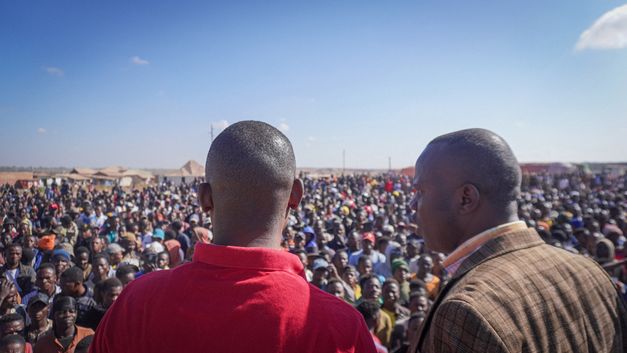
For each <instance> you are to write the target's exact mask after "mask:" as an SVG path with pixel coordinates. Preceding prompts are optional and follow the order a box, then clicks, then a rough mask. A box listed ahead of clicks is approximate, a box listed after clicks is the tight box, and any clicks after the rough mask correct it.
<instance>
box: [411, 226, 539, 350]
mask: <svg viewBox="0 0 627 353" xmlns="http://www.w3.org/2000/svg"><path fill="white" fill-rule="evenodd" d="M542 244H544V241H543V240H542V238H540V236H539V235H538V233H537V232H536V230H535V229H533V228H528V229H525V230H520V231H516V232H511V233H507V234H503V235H501V236H499V237H496V238H494V239H491V240H489V241H488V242H486V243H485V244H483V245H482V246H481V247H480V248H479V249H478V250H477V251H475V252H474V253H472V254H471V255H470V256H469V257H468V258H467V259H465V260H464V261H463V262H462V264H461V265H460V266H459V268H458V269H457V272H455V274H454V275H453V277H452V278H451V280H450V281H449V282H448V283H447V284H446V286H444V288H442V289H441V290H440V293H439V294H438V296H437V298H436V299H435V301H434V302H433V305H432V306H431V308H430V309H429V313H428V314H427V317H426V318H425V321H424V322H423V323H422V327H421V329H420V334H419V335H418V341H417V342H416V345H415V346H413V345H412V347H411V350H410V352H412V353H415V352H419V350H418V349H420V347H421V346H422V344H423V343H424V339H425V337H426V335H427V332H428V330H429V326H430V325H431V321H432V320H433V316H434V315H435V311H436V310H437V308H438V306H440V304H441V303H442V301H443V300H444V298H445V297H446V295H447V294H448V293H449V292H450V291H451V289H452V288H453V287H454V286H455V284H456V283H457V282H458V281H459V280H460V279H462V277H464V275H466V274H467V273H468V272H469V271H470V270H472V269H473V268H475V267H477V266H479V265H480V264H481V263H483V262H485V261H488V260H490V259H493V258H495V257H497V256H501V255H503V254H507V253H509V252H512V251H516V250H519V249H526V248H531V247H534V246H538V245H542Z"/></svg>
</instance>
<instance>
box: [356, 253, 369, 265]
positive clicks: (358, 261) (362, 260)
mask: <svg viewBox="0 0 627 353" xmlns="http://www.w3.org/2000/svg"><path fill="white" fill-rule="evenodd" d="M366 261H370V262H372V259H371V258H370V256H368V255H361V256H360V257H359V258H358V259H357V264H358V265H359V264H361V263H362V262H366Z"/></svg>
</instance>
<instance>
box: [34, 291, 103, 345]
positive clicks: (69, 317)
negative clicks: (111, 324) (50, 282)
mask: <svg viewBox="0 0 627 353" xmlns="http://www.w3.org/2000/svg"><path fill="white" fill-rule="evenodd" d="M76 316H77V309H76V300H75V299H74V298H72V297H67V296H65V297H58V298H57V299H56V300H55V301H54V304H53V305H52V317H53V324H52V330H51V331H50V332H49V333H48V334H47V335H45V336H43V337H42V338H40V339H39V341H37V344H36V345H35V351H34V352H35V353H74V349H75V348H76V345H77V344H78V342H80V341H81V340H82V339H83V338H84V337H86V336H89V335H93V334H94V331H93V330H92V329H89V328H85V327H80V326H76Z"/></svg>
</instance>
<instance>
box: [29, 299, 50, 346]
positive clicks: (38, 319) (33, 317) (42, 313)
mask: <svg viewBox="0 0 627 353" xmlns="http://www.w3.org/2000/svg"><path fill="white" fill-rule="evenodd" d="M50 302H51V301H50V298H49V297H48V296H47V295H45V294H43V293H37V294H36V295H35V296H33V297H32V298H31V299H30V301H29V302H28V306H27V312H28V316H29V318H30V325H28V327H27V328H26V332H25V338H26V341H27V342H28V343H30V344H31V345H35V344H36V343H37V341H38V340H39V339H40V338H41V337H42V336H44V335H46V334H48V333H49V332H50V330H52V320H51V319H49V318H48V316H49V314H50Z"/></svg>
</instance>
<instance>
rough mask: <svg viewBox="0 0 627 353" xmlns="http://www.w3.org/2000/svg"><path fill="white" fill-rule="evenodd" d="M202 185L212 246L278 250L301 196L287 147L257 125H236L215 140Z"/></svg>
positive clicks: (268, 129) (262, 125) (277, 136)
mask: <svg viewBox="0 0 627 353" xmlns="http://www.w3.org/2000/svg"><path fill="white" fill-rule="evenodd" d="M205 181H206V184H204V185H205V186H203V187H201V191H200V193H201V195H200V196H201V204H202V205H203V208H204V209H205V210H208V211H210V215H211V218H212V222H213V233H214V242H215V243H218V244H224V245H240V246H250V244H255V246H270V247H275V246H278V245H277V244H280V235H281V231H282V228H283V227H284V226H285V222H286V219H287V215H288V209H289V208H296V207H298V203H299V202H300V198H301V196H302V182H301V181H300V180H298V179H296V160H295V158H294V151H293V149H292V144H291V143H290V141H289V140H288V138H287V137H286V136H285V135H284V134H283V133H281V132H280V131H279V130H277V129H276V128H274V127H272V126H271V125H268V124H266V123H263V122H260V121H241V122H238V123H236V124H233V125H231V126H229V127H228V128H226V129H225V130H224V131H222V133H220V134H219V135H218V137H217V138H216V139H215V140H214V141H213V143H212V144H211V147H210V149H209V153H208V154H207V163H206V167H205ZM261 240H263V241H262V242H261V243H260V241H261Z"/></svg>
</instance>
